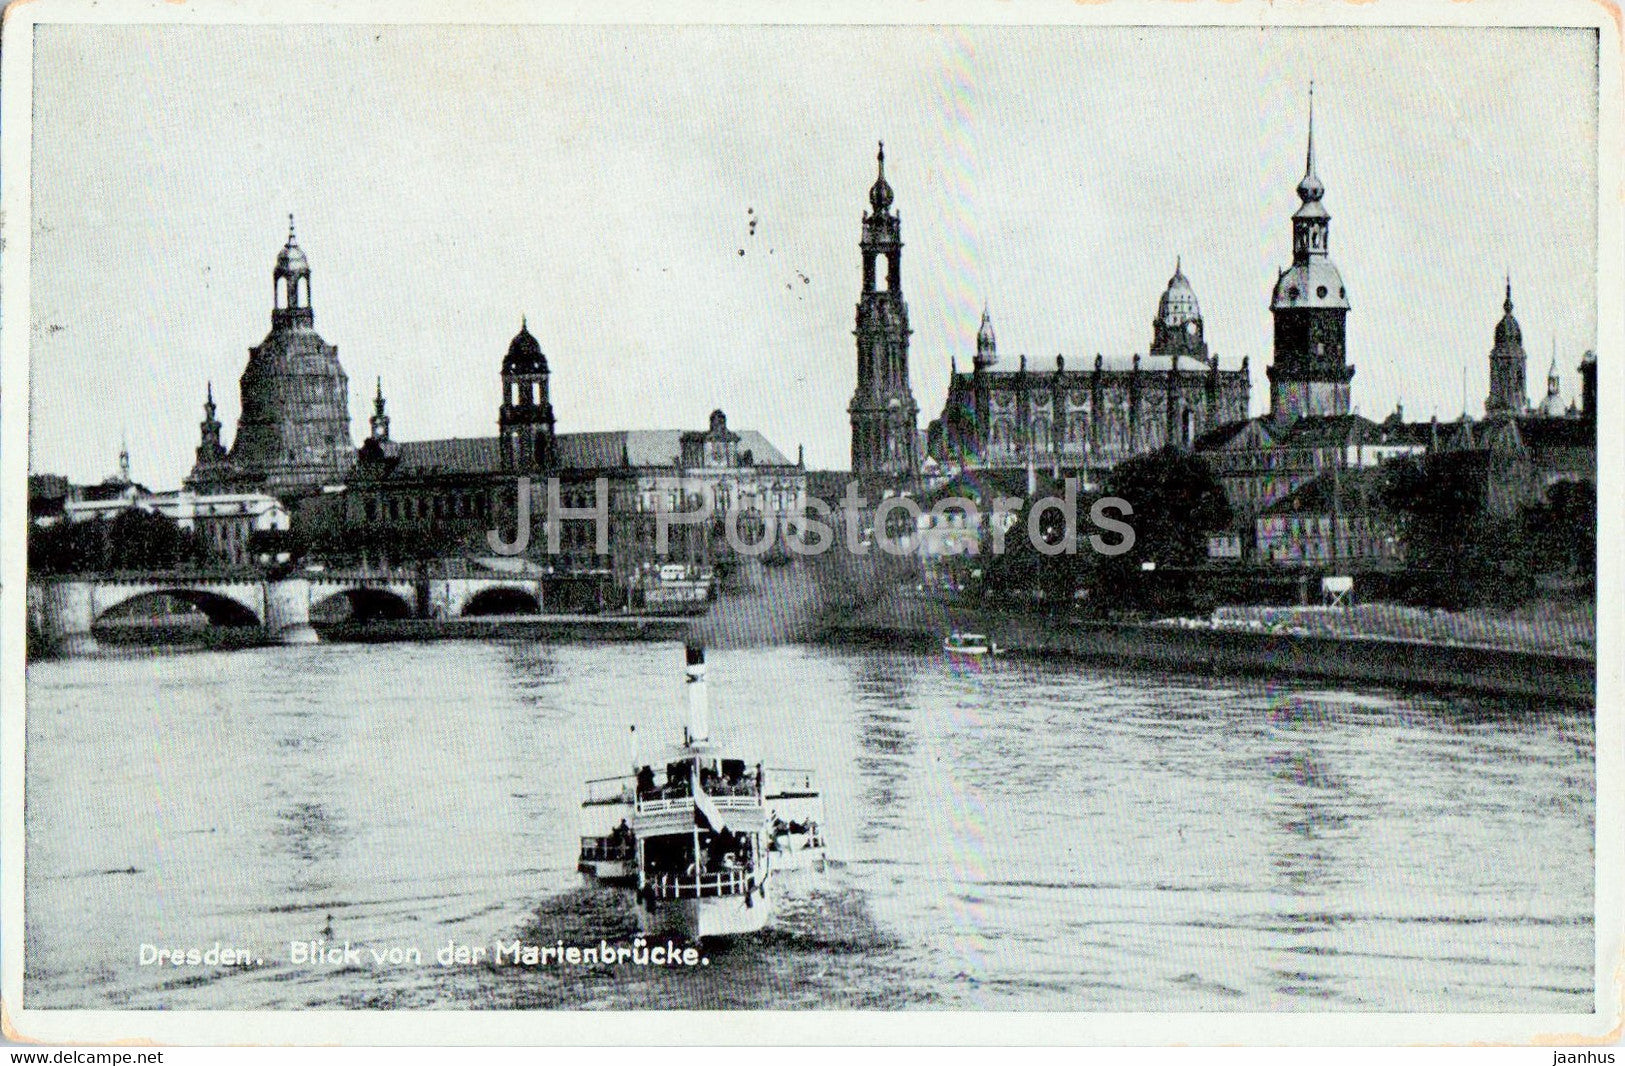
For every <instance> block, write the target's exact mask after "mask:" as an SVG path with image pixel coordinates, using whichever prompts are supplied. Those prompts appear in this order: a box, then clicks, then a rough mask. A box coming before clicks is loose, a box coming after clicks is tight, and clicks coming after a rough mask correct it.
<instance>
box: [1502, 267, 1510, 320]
mask: <svg viewBox="0 0 1625 1066" xmlns="http://www.w3.org/2000/svg"><path fill="white" fill-rule="evenodd" d="M1501 310H1503V311H1505V312H1506V313H1507V314H1509V315H1510V314H1511V313H1512V271H1510V270H1509V271H1507V298H1506V301H1505V302H1504V303H1502V304H1501Z"/></svg>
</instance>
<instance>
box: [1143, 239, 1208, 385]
mask: <svg viewBox="0 0 1625 1066" xmlns="http://www.w3.org/2000/svg"><path fill="white" fill-rule="evenodd" d="M1150 354H1151V355H1152V356H1161V357H1164V358H1169V359H1176V360H1177V359H1178V357H1180V356H1184V357H1185V358H1187V359H1196V360H1198V361H1200V362H1204V363H1205V362H1207V361H1208V351H1207V341H1206V340H1205V339H1204V338H1203V336H1202V307H1201V305H1200V304H1198V303H1197V302H1196V290H1195V289H1193V288H1191V283H1190V279H1189V278H1187V277H1185V271H1184V265H1183V263H1182V262H1181V261H1180V260H1179V259H1178V258H1176V259H1175V260H1174V276H1173V277H1171V278H1169V279H1168V287H1167V288H1165V289H1163V290H1162V298H1161V299H1159V300H1158V301H1157V317H1156V318H1154V319H1152V321H1151V351H1150Z"/></svg>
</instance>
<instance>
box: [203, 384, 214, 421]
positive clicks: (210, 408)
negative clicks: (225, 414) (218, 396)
mask: <svg viewBox="0 0 1625 1066" xmlns="http://www.w3.org/2000/svg"><path fill="white" fill-rule="evenodd" d="M203 409H204V410H205V411H207V412H208V413H209V417H210V418H213V417H214V382H213V381H212V380H211V381H209V382H208V383H207V385H206V386H205V397H204V400H203Z"/></svg>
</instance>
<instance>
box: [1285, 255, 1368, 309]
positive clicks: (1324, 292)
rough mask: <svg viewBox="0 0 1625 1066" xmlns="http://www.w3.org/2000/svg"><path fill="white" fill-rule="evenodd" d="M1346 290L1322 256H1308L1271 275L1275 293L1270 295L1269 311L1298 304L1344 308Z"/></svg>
mask: <svg viewBox="0 0 1625 1066" xmlns="http://www.w3.org/2000/svg"><path fill="white" fill-rule="evenodd" d="M1348 306H1349V301H1348V292H1347V290H1345V289H1344V288H1343V276H1342V275H1341V274H1339V273H1338V272H1337V267H1335V266H1333V265H1332V261H1331V260H1330V259H1327V258H1326V257H1325V256H1320V255H1317V256H1311V257H1310V258H1308V259H1305V260H1304V261H1303V262H1300V263H1293V264H1292V265H1291V266H1289V267H1287V268H1286V269H1285V270H1283V271H1282V272H1281V276H1280V277H1279V278H1277V279H1275V294H1274V295H1273V296H1272V297H1271V298H1270V309H1271V310H1272V311H1280V310H1287V309H1293V308H1299V307H1321V308H1333V309H1337V310H1343V311H1347V310H1348Z"/></svg>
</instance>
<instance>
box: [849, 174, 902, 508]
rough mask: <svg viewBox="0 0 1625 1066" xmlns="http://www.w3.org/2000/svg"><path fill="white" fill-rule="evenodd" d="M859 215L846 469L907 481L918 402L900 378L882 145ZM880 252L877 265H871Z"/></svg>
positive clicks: (894, 261)
mask: <svg viewBox="0 0 1625 1066" xmlns="http://www.w3.org/2000/svg"><path fill="white" fill-rule="evenodd" d="M877 159H878V166H879V175H878V176H877V177H876V178H875V183H874V185H873V186H872V187H871V188H870V189H869V206H870V211H869V212H868V213H867V214H865V215H864V216H863V239H862V240H861V241H860V242H859V248H860V249H861V250H862V253H863V290H862V292H861V293H860V295H859V297H858V308H857V327H856V329H854V330H853V333H854V335H855V336H856V338H857V344H858V386H857V389H856V391H854V392H853V394H852V402H851V403H850V404H848V405H847V412H848V414H850V415H851V418H852V473H853V474H854V475H855V476H856V477H858V478H860V479H872V480H877V481H883V482H887V483H891V484H905V485H906V484H912V483H913V482H914V481H916V480H917V479H918V477H919V472H920V456H919V435H918V429H917V426H918V422H919V407H918V405H917V404H915V402H914V392H913V389H912V388H910V386H909V380H908V338H909V328H908V305H907V304H906V303H905V302H904V301H903V240H902V225H901V219H900V218H899V216H898V214H897V212H895V211H893V210H892V209H891V205H892V188H891V185H890V184H888V183H887V181H886V146H885V145H884V144H882V145H881V146H880V151H879V154H878V157H877ZM882 258H884V259H885V261H886V264H885V273H884V275H882V274H881V273H880V271H879V269H878V268H879V262H880V260H881V259H882Z"/></svg>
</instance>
